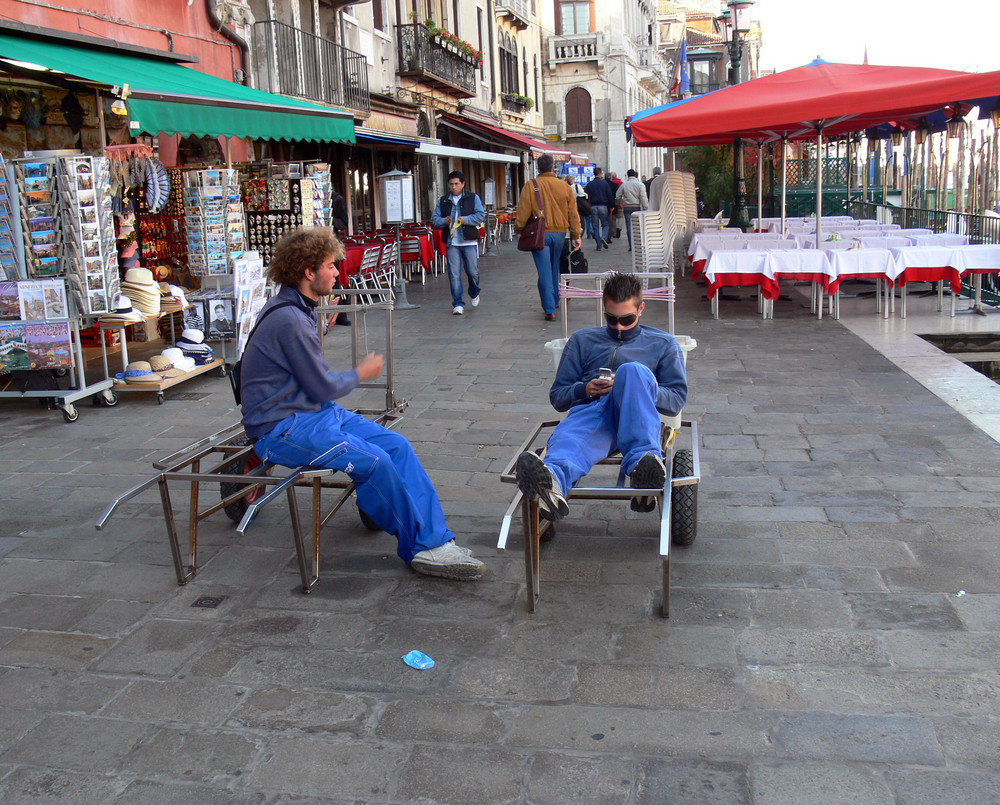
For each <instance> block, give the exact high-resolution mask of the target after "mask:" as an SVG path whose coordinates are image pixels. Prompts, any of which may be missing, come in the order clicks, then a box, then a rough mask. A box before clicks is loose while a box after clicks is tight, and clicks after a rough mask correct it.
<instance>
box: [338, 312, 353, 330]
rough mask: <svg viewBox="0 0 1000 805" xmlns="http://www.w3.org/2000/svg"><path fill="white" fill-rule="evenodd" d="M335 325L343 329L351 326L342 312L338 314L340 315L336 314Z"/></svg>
mask: <svg viewBox="0 0 1000 805" xmlns="http://www.w3.org/2000/svg"><path fill="white" fill-rule="evenodd" d="M336 323H337V324H339V325H341V326H343V327H350V326H351V320H350V319H349V318H347V314H346V313H344V312H340V313H338V314H337V321H336Z"/></svg>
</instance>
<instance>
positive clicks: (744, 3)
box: [716, 0, 759, 231]
mask: <svg viewBox="0 0 1000 805" xmlns="http://www.w3.org/2000/svg"><path fill="white" fill-rule="evenodd" d="M753 4H754V0H729V2H728V3H727V4H726V11H725V13H723V14H722V15H721V16H719V17H717V18H716V22H717V23H718V26H719V31H720V32H721V33H722V38H723V40H724V41H725V42H726V46H727V47H728V49H729V85H730V86H732V85H734V84H739V83H740V61H741V58H742V56H743V43H744V42H745V41H746V38H747V34H749V33H750V8H751V7H752V6H753ZM758 170H759V168H758ZM758 214H759V211H758ZM729 225H730V226H738V227H739V228H740V229H742V230H744V231H745V230H746V228H747V227H748V226H750V219H749V218H748V217H747V207H746V176H745V174H744V169H743V140H742V139H740V138H739V137H737V138H736V139H735V140H733V211H732V215H731V216H730V217H729Z"/></svg>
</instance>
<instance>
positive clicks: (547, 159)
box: [538, 154, 556, 173]
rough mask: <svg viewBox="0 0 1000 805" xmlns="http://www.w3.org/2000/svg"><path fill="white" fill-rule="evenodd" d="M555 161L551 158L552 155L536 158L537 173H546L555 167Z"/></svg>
mask: <svg viewBox="0 0 1000 805" xmlns="http://www.w3.org/2000/svg"><path fill="white" fill-rule="evenodd" d="M555 164H556V161H555V160H554V159H553V158H552V154H542V155H541V156H540V157H539V158H538V172H539V173H548V172H549V171H551V170H552V168H554V167H555Z"/></svg>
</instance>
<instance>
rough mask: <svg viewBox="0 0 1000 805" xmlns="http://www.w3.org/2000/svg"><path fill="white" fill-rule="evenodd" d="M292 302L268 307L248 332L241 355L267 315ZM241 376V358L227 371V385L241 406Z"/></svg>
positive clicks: (244, 352) (289, 305)
mask: <svg viewBox="0 0 1000 805" xmlns="http://www.w3.org/2000/svg"><path fill="white" fill-rule="evenodd" d="M294 304H295V303H294V302H279V303H278V304H276V305H275V306H274V307H269V308H268V309H267V310H265V311H264V312H263V313H261V314H260V318H259V319H257V322H256V323H255V324H254V326H253V329H252V330H251V331H250V335H248V336H247V342H246V345H245V346H244V347H243V354H244V355H245V354H246V351H247V347H249V346H250V339H251V338H253V334H254V333H255V332H257V328H258V327H260V323H261V322H262V321H264V319H266V318H267V316H268V314H269V313H274V311H276V310H277V309H278V308H279V307H291V306H292V305H294ZM242 374H243V358H242V356H241V357H240V359H239V360H238V361H236V363H234V364H233V368H232V369H230V370H229V383H230V385H232V387H233V399H234V400H236V404H237V405H242V404H243V400H242V397H241V395H240V380H241V375H242Z"/></svg>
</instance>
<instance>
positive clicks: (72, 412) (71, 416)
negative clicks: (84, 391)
mask: <svg viewBox="0 0 1000 805" xmlns="http://www.w3.org/2000/svg"><path fill="white" fill-rule="evenodd" d="M62 415H63V419H65V420H66V421H67V422H76V421H77V420H78V419H79V418H80V412H79V410H77V407H76V406H75V405H73V403H68V404H66V405H64V406H62Z"/></svg>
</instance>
